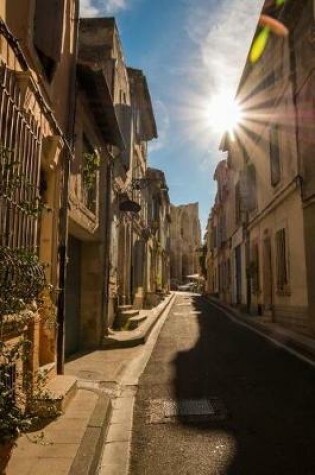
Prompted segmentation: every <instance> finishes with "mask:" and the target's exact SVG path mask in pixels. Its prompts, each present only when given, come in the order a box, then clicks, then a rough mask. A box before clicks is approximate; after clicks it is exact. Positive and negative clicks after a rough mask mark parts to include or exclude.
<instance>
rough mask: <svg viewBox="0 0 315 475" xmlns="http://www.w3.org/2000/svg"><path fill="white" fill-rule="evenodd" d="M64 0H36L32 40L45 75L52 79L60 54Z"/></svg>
mask: <svg viewBox="0 0 315 475" xmlns="http://www.w3.org/2000/svg"><path fill="white" fill-rule="evenodd" d="M64 6H65V0H36V1H35V12H34V25H33V41H34V46H35V47H36V49H37V51H38V55H39V58H40V60H41V62H42V64H43V68H44V70H45V73H46V76H47V78H48V79H49V80H51V79H52V75H53V73H54V70H55V67H56V63H58V62H59V61H60V58H61V54H62V42H63V29H64Z"/></svg>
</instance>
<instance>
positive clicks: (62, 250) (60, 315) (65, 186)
mask: <svg viewBox="0 0 315 475" xmlns="http://www.w3.org/2000/svg"><path fill="white" fill-rule="evenodd" d="M73 21H74V24H75V26H74V28H75V33H74V34H75V48H74V50H75V54H74V58H73V64H72V74H71V81H70V85H69V98H70V101H69V122H68V125H67V129H68V130H67V134H68V141H69V145H70V150H64V152H63V157H62V158H63V176H62V192H61V208H60V214H59V223H60V224H59V282H58V286H59V294H58V302H57V374H63V373H64V359H65V319H66V308H65V288H66V282H67V256H68V206H69V178H70V163H71V158H72V154H73V150H74V128H75V115H76V63H77V53H78V36H79V1H78V0H76V2H75V18H74V20H73Z"/></svg>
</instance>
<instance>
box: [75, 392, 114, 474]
mask: <svg viewBox="0 0 315 475" xmlns="http://www.w3.org/2000/svg"><path fill="white" fill-rule="evenodd" d="M111 414H112V403H111V400H110V398H109V397H108V396H106V395H105V394H102V393H100V394H99V398H98V401H97V403H96V406H95V408H94V411H93V413H92V415H91V417H90V419H89V422H88V425H87V428H86V430H85V433H84V435H83V438H82V440H81V443H80V446H79V448H78V450H77V453H76V456H75V458H74V460H73V462H72V465H71V467H70V471H69V474H68V475H94V474H95V473H96V469H97V466H98V463H99V461H100V458H101V454H102V448H103V440H104V437H105V433H106V432H107V430H108V426H109V421H110V418H111Z"/></svg>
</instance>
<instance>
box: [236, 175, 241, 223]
mask: <svg viewBox="0 0 315 475" xmlns="http://www.w3.org/2000/svg"><path fill="white" fill-rule="evenodd" d="M241 216H242V210H241V190H240V183H239V182H238V183H237V184H236V185H235V224H240V222H241Z"/></svg>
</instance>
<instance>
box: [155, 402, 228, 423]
mask: <svg viewBox="0 0 315 475" xmlns="http://www.w3.org/2000/svg"><path fill="white" fill-rule="evenodd" d="M226 415H227V412H226V409H225V406H224V404H223V403H222V401H221V400H219V399H218V398H209V399H181V400H179V401H176V400H174V399H153V400H150V403H149V409H148V413H147V423H148V424H166V423H169V422H176V420H178V419H180V420H187V421H191V422H211V421H221V420H223V419H225V418H226Z"/></svg>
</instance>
